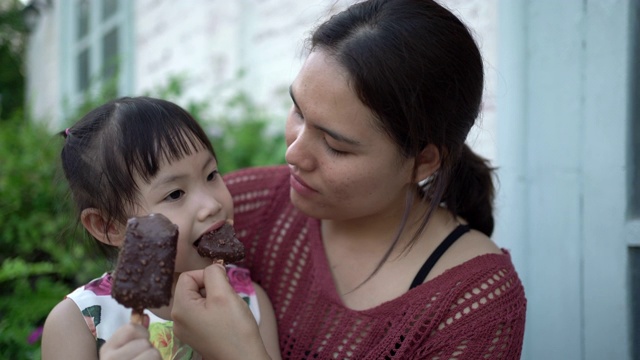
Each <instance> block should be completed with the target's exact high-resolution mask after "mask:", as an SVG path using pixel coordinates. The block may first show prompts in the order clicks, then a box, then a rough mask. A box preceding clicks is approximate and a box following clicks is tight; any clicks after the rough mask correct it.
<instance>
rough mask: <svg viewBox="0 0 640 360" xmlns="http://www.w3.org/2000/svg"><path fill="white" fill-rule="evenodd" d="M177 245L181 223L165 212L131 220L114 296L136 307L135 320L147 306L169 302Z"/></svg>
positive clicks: (121, 252)
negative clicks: (176, 222) (170, 219)
mask: <svg viewBox="0 0 640 360" xmlns="http://www.w3.org/2000/svg"><path fill="white" fill-rule="evenodd" d="M177 244H178V226H177V225H175V224H173V223H172V222H171V221H169V219H167V218H166V217H165V216H164V215H162V214H151V215H148V216H142V217H134V218H131V219H129V221H128V222H127V231H126V235H125V241H124V245H123V246H122V249H121V250H120V254H119V256H118V263H117V266H116V270H115V271H114V273H113V286H112V288H111V296H113V297H114V298H115V299H116V300H117V301H118V302H119V303H120V304H122V305H124V306H126V307H128V308H131V309H132V322H136V321H137V320H135V319H134V318H137V317H139V315H140V314H142V311H143V310H144V309H147V308H158V307H161V306H165V305H169V303H170V301H171V289H172V286H173V275H174V267H175V259H176V252H177Z"/></svg>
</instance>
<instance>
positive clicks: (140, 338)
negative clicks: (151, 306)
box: [100, 315, 162, 360]
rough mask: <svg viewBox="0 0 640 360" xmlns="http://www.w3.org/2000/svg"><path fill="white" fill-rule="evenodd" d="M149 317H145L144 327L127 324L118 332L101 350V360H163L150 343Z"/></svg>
mask: <svg viewBox="0 0 640 360" xmlns="http://www.w3.org/2000/svg"><path fill="white" fill-rule="evenodd" d="M148 326H149V317H148V316H147V315H144V316H143V325H134V324H127V325H124V326H123V327H121V328H119V329H118V330H116V332H115V333H114V334H113V336H112V337H111V338H110V339H109V340H108V341H107V342H106V343H104V345H102V347H101V348H100V359H101V360H111V359H113V360H115V359H117V360H124V359H127V360H129V359H130V360H162V357H161V356H160V353H159V352H158V350H157V349H156V348H154V347H153V345H151V342H149V331H148V330H147V327H148Z"/></svg>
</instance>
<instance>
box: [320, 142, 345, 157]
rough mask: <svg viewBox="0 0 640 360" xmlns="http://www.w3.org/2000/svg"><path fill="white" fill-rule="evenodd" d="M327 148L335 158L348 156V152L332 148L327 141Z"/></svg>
mask: <svg viewBox="0 0 640 360" xmlns="http://www.w3.org/2000/svg"><path fill="white" fill-rule="evenodd" d="M324 144H325V146H326V147H327V151H329V153H330V154H332V155H335V156H343V155H347V154H348V152H346V151H341V150H337V149H335V148H332V147H331V145H329V143H328V142H326V141H325V143H324Z"/></svg>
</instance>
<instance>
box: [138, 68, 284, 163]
mask: <svg viewBox="0 0 640 360" xmlns="http://www.w3.org/2000/svg"><path fill="white" fill-rule="evenodd" d="M183 84H184V77H181V76H174V77H171V78H169V80H168V82H167V84H166V85H165V86H164V87H161V88H160V89H157V90H155V91H154V92H153V93H152V94H149V96H154V97H159V98H162V99H167V100H171V101H174V102H176V103H177V104H178V105H180V106H182V107H184V108H185V109H186V110H187V111H189V113H191V115H193V117H195V118H196V119H197V120H198V122H200V124H201V125H202V127H204V128H205V130H206V131H207V132H208V133H209V137H210V139H211V142H212V144H213V148H214V150H215V152H216V157H217V159H218V167H219V170H220V172H221V173H222V174H225V173H227V172H229V171H232V170H236V169H242V168H246V167H252V166H261V165H273V164H284V163H285V160H284V153H285V150H286V143H285V140H284V129H280V128H278V129H276V130H275V131H273V130H272V129H270V127H269V126H270V125H271V124H273V123H275V122H276V121H275V119H274V118H273V116H272V115H271V114H270V113H268V112H267V111H266V110H265V109H263V108H262V107H260V106H258V105H257V104H256V103H255V102H254V101H253V100H252V99H251V97H250V96H248V95H247V94H246V93H244V92H242V91H240V92H237V93H236V94H235V95H234V96H231V97H230V98H229V99H228V100H227V101H224V102H223V103H222V104H221V105H220V106H219V107H221V109H220V110H218V111H217V112H216V115H211V114H210V108H211V103H213V102H218V100H217V99H215V96H214V100H212V101H211V103H209V102H205V101H200V102H198V101H189V102H187V103H182V102H181V101H180V100H179V98H180V95H181V94H182V93H183V87H184V85H183Z"/></svg>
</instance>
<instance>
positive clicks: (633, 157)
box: [627, 1, 640, 360]
mask: <svg viewBox="0 0 640 360" xmlns="http://www.w3.org/2000/svg"><path fill="white" fill-rule="evenodd" d="M630 6H631V11H630V14H631V19H630V23H631V32H630V34H631V35H630V40H631V59H630V61H631V62H630V64H631V66H630V72H631V74H630V77H629V78H630V84H631V88H630V97H629V98H630V103H631V109H630V112H629V147H628V152H629V153H628V154H629V155H628V160H627V161H628V166H627V168H628V169H629V174H628V178H627V179H628V180H627V181H628V185H627V189H628V193H629V200H628V201H629V202H628V204H627V215H628V218H629V230H628V233H629V234H630V235H629V239H630V241H629V289H630V291H629V298H630V308H631V317H630V318H631V319H630V322H631V339H630V340H631V341H630V343H631V354H632V355H631V358H632V359H634V360H640V238H638V237H640V68H639V67H638V66H637V64H638V63H640V34H639V33H638V32H640V24H638V22H639V21H640V2H638V1H632V2H631V5H630ZM634 100H635V101H634Z"/></svg>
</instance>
